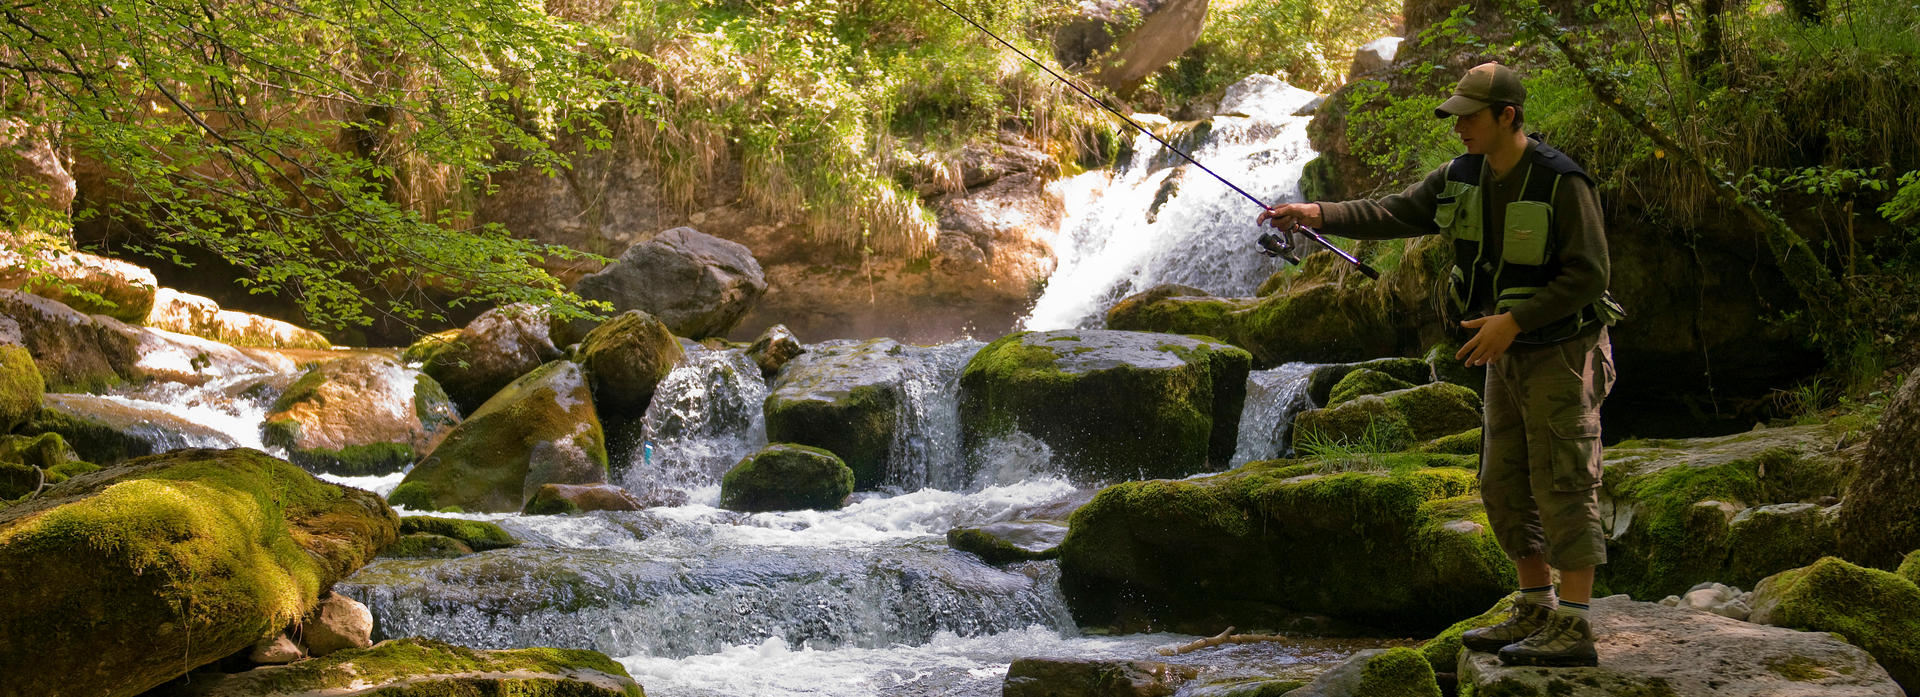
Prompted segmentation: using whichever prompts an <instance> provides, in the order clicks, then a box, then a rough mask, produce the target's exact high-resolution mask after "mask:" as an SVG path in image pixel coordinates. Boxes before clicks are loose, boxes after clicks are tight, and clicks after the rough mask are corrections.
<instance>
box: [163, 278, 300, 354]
mask: <svg viewBox="0 0 1920 697" xmlns="http://www.w3.org/2000/svg"><path fill="white" fill-rule="evenodd" d="M144 323H145V324H146V325H147V326H149V327H153V328H155V329H165V330H168V331H174V332H179V333H181V334H191V335H194V336H198V337H201V338H204V339H212V340H214V341H218V342H220V343H223V344H228V345H232V346H258V347H265V348H308V349H324V348H328V347H329V346H331V345H332V342H330V341H328V340H327V337H325V336H322V335H321V334H320V333H319V332H316V331H313V330H311V329H305V328H302V327H299V326H297V325H294V324H292V323H290V322H282V321H280V320H277V319H273V318H271V317H262V316H260V315H253V314H248V313H245V312H236V311H234V310H222V309H220V304H219V303H217V302H214V301H213V299H212V298H207V297H202V296H198V295H193V294H190V293H182V292H180V291H177V290H174V289H172V288H161V289H160V290H159V291H157V292H156V293H155V294H154V300H153V310H152V311H151V312H148V313H147V317H146V320H145V322H144Z"/></svg>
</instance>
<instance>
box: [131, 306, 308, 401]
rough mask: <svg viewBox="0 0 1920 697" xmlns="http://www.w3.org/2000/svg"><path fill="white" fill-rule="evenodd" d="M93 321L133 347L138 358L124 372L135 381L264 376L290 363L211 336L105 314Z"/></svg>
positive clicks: (191, 382) (202, 380)
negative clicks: (142, 324) (258, 355)
mask: <svg viewBox="0 0 1920 697" xmlns="http://www.w3.org/2000/svg"><path fill="white" fill-rule="evenodd" d="M93 321H94V324H95V325H96V326H98V327H99V328H100V330H101V331H102V332H103V333H104V332H113V333H116V334H119V335H120V336H121V337H123V338H124V339H125V340H126V341H127V342H128V343H129V344H131V345H132V346H133V351H134V353H135V355H136V356H138V358H136V359H135V360H134V361H133V364H132V365H131V366H128V367H127V368H125V369H122V370H121V373H122V374H123V375H126V376H127V377H128V379H131V380H135V381H142V382H144V381H148V380H162V381H166V382H178V383H184V384H188V385H204V384H206V383H208V382H211V381H213V380H219V379H224V378H235V377H241V376H246V375H264V374H267V373H271V372H274V371H276V370H277V369H280V368H282V367H287V366H289V364H290V362H285V363H283V362H279V361H273V362H269V361H268V360H263V359H261V358H255V357H254V356H251V355H248V354H247V353H246V352H244V351H241V350H240V349H236V348H234V347H232V346H228V345H226V344H223V343H220V342H218V341H214V340H212V339H203V338H200V337H197V336H192V335H189V334H181V333H178V332H170V331H166V330H163V329H153V328H150V327H136V326H134V325H131V324H127V323H125V322H121V321H120V320H117V319H114V318H112V317H107V316H105V315H94V316H93ZM267 358H271V357H270V356H269V357H267Z"/></svg>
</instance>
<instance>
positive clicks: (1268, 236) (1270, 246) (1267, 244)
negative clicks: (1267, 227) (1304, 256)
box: [1258, 232, 1300, 266]
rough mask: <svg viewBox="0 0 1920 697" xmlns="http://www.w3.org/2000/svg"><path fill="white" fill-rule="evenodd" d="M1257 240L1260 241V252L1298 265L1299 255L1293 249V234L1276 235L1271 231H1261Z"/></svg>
mask: <svg viewBox="0 0 1920 697" xmlns="http://www.w3.org/2000/svg"><path fill="white" fill-rule="evenodd" d="M1258 241H1259V243H1260V253H1261V254H1265V255H1267V256H1269V257H1279V258H1281V259H1285V260H1287V263H1290V264H1293V265H1295V266H1298V265H1300V255H1299V254H1297V253H1295V251H1294V246H1293V235H1276V234H1273V233H1271V232H1268V233H1262V234H1261V235H1260V239H1259V240H1258Z"/></svg>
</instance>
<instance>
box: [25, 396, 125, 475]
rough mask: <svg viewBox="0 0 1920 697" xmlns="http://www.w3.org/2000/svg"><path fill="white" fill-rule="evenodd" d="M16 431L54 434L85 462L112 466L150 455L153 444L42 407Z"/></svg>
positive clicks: (87, 420) (81, 418)
mask: <svg viewBox="0 0 1920 697" xmlns="http://www.w3.org/2000/svg"><path fill="white" fill-rule="evenodd" d="M15 432H16V433H20V434H25V435H38V434H43V433H57V434H59V435H60V437H61V439H63V440H65V441H66V442H67V444H68V445H70V446H72V447H73V449H74V452H75V453H77V454H78V455H79V456H80V459H82V460H86V461H88V462H100V463H106V464H113V463H116V462H124V461H126V460H129V459H132V458H136V457H140V456H143V455H151V454H153V444H151V443H148V442H147V441H144V440H141V439H139V438H135V437H133V436H132V435H129V434H127V433H126V432H124V431H121V430H120V429H117V428H114V427H112V426H109V425H107V424H104V423H101V422H99V421H95V420H93V419H88V418H85V417H81V416H77V415H74V414H69V413H67V412H64V411H59V410H56V409H51V408H45V407H43V408H41V409H40V412H39V413H37V414H34V416H33V418H32V419H31V420H29V421H27V423H26V424H25V425H23V426H21V427H20V428H19V429H17V430H16V431H15Z"/></svg>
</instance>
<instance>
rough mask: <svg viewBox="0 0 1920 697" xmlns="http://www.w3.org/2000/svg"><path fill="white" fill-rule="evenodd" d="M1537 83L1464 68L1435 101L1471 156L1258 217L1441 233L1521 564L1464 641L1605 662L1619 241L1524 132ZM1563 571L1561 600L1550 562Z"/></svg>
mask: <svg viewBox="0 0 1920 697" xmlns="http://www.w3.org/2000/svg"><path fill="white" fill-rule="evenodd" d="M1525 101H1526V88H1524V87H1523V86H1521V84H1520V78H1519V77H1518V76H1516V75H1514V73H1513V71H1512V70H1509V69H1508V68H1507V67H1506V66H1503V65H1500V64H1498V63H1486V64H1483V65H1479V66H1476V67H1474V68H1473V69H1472V70H1469V71H1467V74H1466V75H1465V76H1464V77H1462V78H1460V83H1459V85H1458V86H1456V87H1455V88H1454V91H1453V96H1452V97H1450V98H1448V99H1447V100H1446V101H1445V102H1443V103H1441V104H1440V106H1439V108H1437V109H1435V110H1434V115H1435V116H1436V117H1439V118H1447V117H1452V118H1453V119H1454V126H1453V130H1454V133H1456V134H1458V135H1459V136H1460V141H1461V143H1462V144H1464V145H1466V148H1467V154H1465V155H1462V156H1460V157H1458V158H1455V159H1454V160H1453V161H1452V162H1451V163H1449V164H1448V165H1447V166H1445V167H1441V168H1440V169H1438V170H1435V171H1434V172H1433V173H1431V174H1428V175H1427V176H1426V178H1425V179H1424V180H1423V181H1421V182H1420V183H1419V184H1415V185H1414V186H1412V187H1410V188H1408V189H1407V190H1406V191H1404V192H1401V193H1399V194H1394V195H1391V196H1386V197H1384V198H1379V199H1374V200H1361V201H1347V202H1344V203H1293V204H1287V205H1282V206H1276V207H1274V208H1272V209H1270V210H1268V211H1266V212H1263V213H1261V214H1260V219H1259V222H1260V223H1261V224H1267V223H1269V222H1271V224H1272V225H1273V226H1274V227H1277V228H1280V229H1282V230H1291V229H1293V227H1294V226H1295V225H1296V224H1305V225H1309V226H1315V227H1320V228H1322V229H1323V231H1325V232H1327V233H1331V234H1336V235H1340V236H1343V237H1352V238H1358V239H1386V238H1395V237H1413V236H1418V235H1427V234H1434V233H1439V234H1443V235H1446V236H1447V238H1448V239H1449V240H1450V241H1451V242H1452V243H1453V250H1454V258H1455V262H1454V268H1453V275H1452V278H1451V284H1450V286H1451V287H1450V290H1449V292H1450V295H1451V296H1452V301H1453V304H1454V306H1455V309H1457V310H1459V311H1460V312H1461V314H1462V316H1466V317H1471V319H1467V320H1465V321H1462V322H1461V323H1460V326H1462V327H1465V328H1467V329H1470V330H1474V331H1475V333H1474V335H1473V337H1472V338H1471V339H1469V340H1468V341H1467V342H1466V344H1465V345H1464V346H1462V347H1461V348H1460V351H1459V353H1457V354H1455V357H1456V358H1459V359H1461V360H1463V361H1465V362H1466V364H1467V365H1469V366H1486V368H1487V379H1486V390H1485V397H1486V424H1485V430H1484V433H1485V435H1484V436H1483V440H1482V442H1481V465H1480V495H1481V498H1482V500H1484V501H1485V502H1486V506H1487V518H1488V519H1489V520H1490V521H1491V522H1492V523H1493V531H1494V535H1495V537H1497V538H1498V539H1499V541H1500V546H1501V548H1502V549H1503V550H1505V551H1506V553H1507V554H1508V556H1510V557H1511V558H1512V559H1513V562H1514V565H1515V566H1516V567H1517V568H1518V570H1519V576H1520V590H1521V594H1520V598H1519V600H1518V602H1517V603H1516V604H1515V606H1514V610H1513V613H1512V614H1511V615H1509V616H1508V617H1507V618H1506V619H1505V620H1504V621H1502V622H1501V623H1500V624H1497V625H1494V626H1492V627H1486V628H1481V629H1475V630H1472V631H1469V632H1467V633H1466V635H1465V636H1464V637H1462V640H1463V643H1465V644H1466V645H1467V646H1468V647H1469V648H1472V649H1474V650H1477V651H1498V652H1499V655H1500V660H1501V661H1502V662H1504V663H1508V664H1519V665H1548V666H1570V665H1589V666H1590V665H1595V664H1596V663H1597V662H1598V658H1597V656H1596V655H1595V653H1594V649H1593V630H1592V625H1591V623H1590V622H1589V621H1588V618H1587V604H1588V601H1589V599H1590V598H1591V597H1592V593H1593V569H1594V567H1595V566H1597V565H1599V564H1602V563H1605V562H1606V557H1607V550H1606V540H1605V537H1604V533H1603V532H1602V529H1601V527H1600V507H1599V499H1598V491H1599V485H1600V402H1601V400H1603V399H1605V398H1606V396H1607V391H1608V390H1609V389H1611V388H1612V386H1613V379H1614V372H1613V349H1612V344H1611V343H1610V342H1609V341H1608V338H1607V325H1609V324H1612V323H1614V322H1615V321H1617V320H1619V319H1620V318H1621V317H1622V316H1623V314H1624V313H1622V312H1621V311H1620V307H1619V305H1617V304H1615V303H1614V302H1613V300H1612V299H1611V298H1610V297H1608V295H1607V240H1606V234H1605V230H1604V228H1603V227H1602V220H1601V210H1600V201H1599V198H1598V196H1596V195H1595V193H1594V190H1593V183H1592V181H1590V180H1589V179H1588V177H1587V174H1586V172H1584V171H1582V170H1581V169H1580V166H1579V165H1577V164H1575V163H1574V162H1573V160H1572V159H1570V158H1568V157H1567V156H1566V155H1565V154H1562V153H1561V152H1559V151H1557V150H1555V149H1553V148H1551V147H1548V146H1547V145H1546V144H1544V143H1541V142H1539V141H1537V140H1534V139H1532V138H1529V137H1528V136H1526V135H1525V134H1524V133H1523V132H1522V131H1521V125H1522V123H1523V120H1524V115H1523V114H1524V112H1523V107H1522V104H1523V103H1524V102H1525ZM1553 569H1558V570H1559V571H1560V588H1559V592H1558V594H1557V595H1556V593H1555V591H1554V587H1553V584H1552V580H1551V579H1552V576H1551V574H1552V570H1553Z"/></svg>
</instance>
